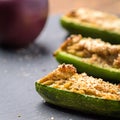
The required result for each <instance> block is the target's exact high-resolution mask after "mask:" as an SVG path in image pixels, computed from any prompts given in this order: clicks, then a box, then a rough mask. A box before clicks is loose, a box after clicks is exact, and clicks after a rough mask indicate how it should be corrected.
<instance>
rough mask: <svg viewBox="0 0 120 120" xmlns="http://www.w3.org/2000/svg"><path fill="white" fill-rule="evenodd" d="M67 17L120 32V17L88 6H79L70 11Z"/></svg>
mask: <svg viewBox="0 0 120 120" xmlns="http://www.w3.org/2000/svg"><path fill="white" fill-rule="evenodd" d="M66 16H67V17H69V18H72V19H74V20H75V21H76V22H82V23H87V24H91V25H92V26H94V27H101V28H102V29H105V30H113V31H115V32H118V33H119V32H120V19H119V17H117V16H115V15H112V14H109V13H105V12H101V11H98V10H92V9H87V8H79V9H77V10H73V11H71V12H69V13H68V14H67V15H66Z"/></svg>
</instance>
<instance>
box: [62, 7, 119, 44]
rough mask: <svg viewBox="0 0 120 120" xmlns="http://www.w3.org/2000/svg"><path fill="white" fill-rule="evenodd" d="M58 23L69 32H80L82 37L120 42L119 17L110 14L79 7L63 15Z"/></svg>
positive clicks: (114, 42)
mask: <svg viewBox="0 0 120 120" xmlns="http://www.w3.org/2000/svg"><path fill="white" fill-rule="evenodd" d="M81 13H82V14H81ZM90 20H91V21H92V22H91V21H90ZM97 21H98V22H97ZM60 23H61V25H62V27H63V28H65V29H66V30H67V31H68V32H69V33H70V34H82V35H83V36H84V37H89V36H90V37H92V38H101V39H102V40H104V41H106V42H110V43H113V44H120V18H119V17H117V16H113V15H112V14H107V13H104V12H100V11H96V10H91V9H85V8H84V9H83V8H80V9H77V10H73V11H70V12H69V13H67V14H65V15H63V16H62V17H61V18H60ZM104 24H105V25H104ZM102 26H103V27H102Z"/></svg>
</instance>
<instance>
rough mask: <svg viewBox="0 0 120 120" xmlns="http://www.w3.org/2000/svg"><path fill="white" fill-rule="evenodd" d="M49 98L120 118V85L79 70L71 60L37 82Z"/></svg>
mask: <svg viewBox="0 0 120 120" xmlns="http://www.w3.org/2000/svg"><path fill="white" fill-rule="evenodd" d="M35 86H36V91H37V92H38V93H39V94H40V95H41V96H42V97H43V98H44V99H45V101H46V102H48V103H51V104H54V105H57V106H60V107H63V108H68V109H73V110H78V111H81V112H85V113H89V114H91V113H92V114H96V115H103V116H109V117H116V118H120V114H119V113H120V85H116V84H112V83H109V82H105V81H103V79H101V78H99V79H98V78H93V77H92V76H88V75H87V74H86V73H81V74H78V73H77V71H76V68H75V67H73V65H70V64H62V65H59V66H58V68H57V69H55V70H54V71H52V72H51V73H49V74H48V75H47V76H45V77H43V78H42V79H40V80H38V81H37V82H36V83H35Z"/></svg>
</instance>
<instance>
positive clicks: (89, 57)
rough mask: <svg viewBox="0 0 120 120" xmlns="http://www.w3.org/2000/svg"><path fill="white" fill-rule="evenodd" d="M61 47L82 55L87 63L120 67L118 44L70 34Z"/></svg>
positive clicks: (119, 46) (119, 48) (71, 52)
mask: <svg viewBox="0 0 120 120" xmlns="http://www.w3.org/2000/svg"><path fill="white" fill-rule="evenodd" d="M61 49H62V50H63V51H65V52H67V53H70V54H73V55H75V56H79V57H82V58H83V60H84V61H86V62H88V63H91V64H97V65H101V66H102V67H113V68H117V69H120V45H111V44H110V43H107V42H104V41H102V40H101V39H92V38H90V37H88V38H82V36H81V35H72V36H70V37H69V38H68V39H67V40H66V42H65V43H64V44H63V45H62V47H61Z"/></svg>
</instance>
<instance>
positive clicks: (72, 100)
mask: <svg viewBox="0 0 120 120" xmlns="http://www.w3.org/2000/svg"><path fill="white" fill-rule="evenodd" d="M35 87H36V91H37V92H38V93H39V95H40V96H42V97H43V98H44V99H45V101H46V102H48V103H51V104H54V105H57V106H60V107H63V108H68V109H72V110H77V111H81V112H84V113H92V114H96V115H103V116H107V117H115V118H120V101H115V100H106V99H100V98H95V97H92V96H87V95H82V94H78V93H73V92H69V91H64V90H59V89H56V88H52V87H48V86H45V85H42V84H40V83H37V82H36V83H35Z"/></svg>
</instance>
